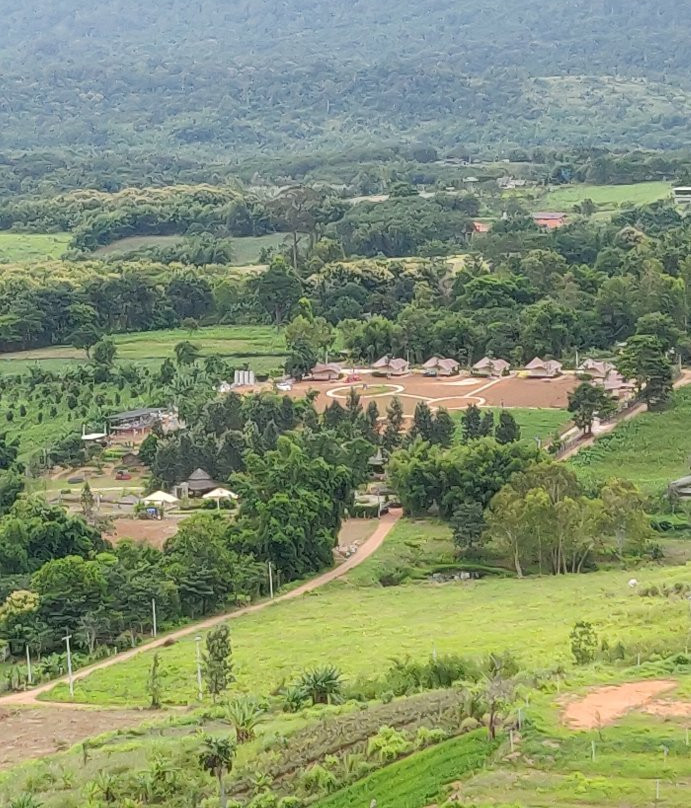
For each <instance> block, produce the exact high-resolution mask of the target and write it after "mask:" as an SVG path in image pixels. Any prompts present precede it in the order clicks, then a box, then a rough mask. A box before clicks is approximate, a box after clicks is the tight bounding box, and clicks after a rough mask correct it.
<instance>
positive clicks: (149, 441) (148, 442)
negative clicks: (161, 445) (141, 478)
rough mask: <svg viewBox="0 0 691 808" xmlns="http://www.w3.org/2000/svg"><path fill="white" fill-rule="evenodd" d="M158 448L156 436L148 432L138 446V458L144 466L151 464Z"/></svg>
mask: <svg viewBox="0 0 691 808" xmlns="http://www.w3.org/2000/svg"><path fill="white" fill-rule="evenodd" d="M157 450H158V437H157V436H156V435H154V433H153V432H150V433H149V434H148V435H147V436H146V437H145V438H144V440H143V441H142V442H141V444H140V446H139V452H138V453H137V454H138V455H139V459H140V460H141V461H142V463H143V464H144V465H145V466H149V468H150V467H151V466H152V465H153V463H154V460H155V459H156V451H157Z"/></svg>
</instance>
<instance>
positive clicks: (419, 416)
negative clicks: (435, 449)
mask: <svg viewBox="0 0 691 808" xmlns="http://www.w3.org/2000/svg"><path fill="white" fill-rule="evenodd" d="M433 436H434V418H433V417H432V410H430V408H429V404H427V403H426V402H424V401H419V402H418V403H417V404H416V405H415V414H414V415H413V425H412V427H411V428H410V432H409V438H410V439H415V438H417V437H419V438H421V439H422V440H424V441H427V442H428V443H432V438H433Z"/></svg>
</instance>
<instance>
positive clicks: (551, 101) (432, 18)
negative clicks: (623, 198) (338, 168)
mask: <svg viewBox="0 0 691 808" xmlns="http://www.w3.org/2000/svg"><path fill="white" fill-rule="evenodd" d="M0 11H2V16H3V25H2V27H1V28H0V69H1V70H2V75H3V88H2V93H1V94H0V115H1V119H2V124H3V125H2V127H0V148H1V149H5V150H11V149H25V148H30V149H35V148H48V147H51V148H52V147H55V146H60V147H67V148H78V149H80V150H86V149H103V148H112V149H125V148H138V149H150V150H155V151H158V152H159V153H170V154H180V153H189V154H191V153H193V152H199V151H200V150H201V151H205V152H207V153H209V154H221V153H226V152H227V151H228V150H232V153H233V154H237V155H247V154H252V153H260V152H268V151H295V152H299V151H307V150H309V149H312V148H341V147H344V146H348V145H353V144H359V143H367V144H372V142H373V141H374V142H376V141H382V142H384V141H386V142H400V141H407V142H424V143H431V144H434V145H437V146H440V147H441V148H443V149H449V148H452V147H454V146H458V147H465V146H484V147H487V146H492V147H494V146H496V147H497V148H499V149H505V148H508V147H510V146H512V145H534V144H540V143H547V144H555V143H556V144H588V145H591V144H595V145H612V144H614V145H617V144H620V145H632V146H633V145H635V146H647V147H653V148H660V147H662V148H665V147H672V146H679V145H687V144H688V141H689V135H690V134H691V78H689V76H690V75H691V73H690V68H691V49H689V48H688V41H689V35H690V34H691V5H690V4H688V3H681V2H677V3H674V2H660V1H659V0H636V1H635V2H630V0H570V2H566V3H565V2H563V0H512V2H510V3H507V2H506V0H473V1H472V2H471V0H377V1H376V2H373V1H372V0H331V1H330V2H329V1H327V0H284V1H283V2H279V0H234V2H232V3H230V2H227V0H197V1H196V2H189V1H188V0H149V2H147V3H141V2H140V1H139V0H109V2H108V3H93V2H86V0H33V2H32V3H30V4H24V5H21V4H15V3H10V2H8V0H1V1H0Z"/></svg>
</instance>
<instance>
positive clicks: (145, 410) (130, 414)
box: [108, 407, 166, 422]
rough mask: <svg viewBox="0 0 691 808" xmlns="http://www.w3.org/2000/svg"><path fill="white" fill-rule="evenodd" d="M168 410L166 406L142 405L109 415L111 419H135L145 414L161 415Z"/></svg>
mask: <svg viewBox="0 0 691 808" xmlns="http://www.w3.org/2000/svg"><path fill="white" fill-rule="evenodd" d="M165 411H166V409H165V407H141V408H140V409H138V410H127V411H126V412H117V413H115V415H109V416H108V420H109V421H115V422H117V421H133V420H134V419H135V418H143V417H144V416H145V415H161V413H164V412H165Z"/></svg>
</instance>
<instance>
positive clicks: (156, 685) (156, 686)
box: [147, 652, 162, 710]
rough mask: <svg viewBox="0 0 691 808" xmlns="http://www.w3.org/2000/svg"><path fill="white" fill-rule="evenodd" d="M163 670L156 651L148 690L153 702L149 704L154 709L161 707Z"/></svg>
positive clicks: (152, 661) (150, 671)
mask: <svg viewBox="0 0 691 808" xmlns="http://www.w3.org/2000/svg"><path fill="white" fill-rule="evenodd" d="M161 691H162V687H161V670H160V658H159V655H158V652H156V653H155V654H154V656H153V659H152V660H151V669H150V670H149V679H148V681H147V692H148V694H149V698H150V699H151V702H150V704H149V706H150V707H151V709H152V710H160V709H161Z"/></svg>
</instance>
